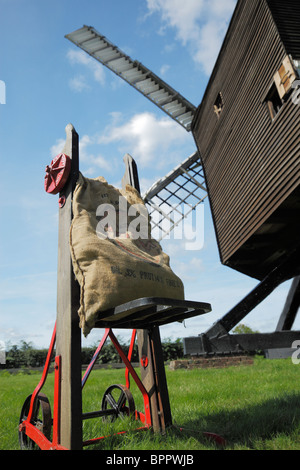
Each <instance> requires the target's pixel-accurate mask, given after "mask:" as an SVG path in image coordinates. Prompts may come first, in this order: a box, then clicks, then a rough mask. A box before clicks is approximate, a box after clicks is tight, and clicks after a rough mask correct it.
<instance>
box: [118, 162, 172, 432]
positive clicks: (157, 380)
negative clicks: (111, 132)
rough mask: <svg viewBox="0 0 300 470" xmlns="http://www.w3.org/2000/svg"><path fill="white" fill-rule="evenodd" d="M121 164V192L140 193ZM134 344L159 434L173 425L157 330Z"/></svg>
mask: <svg viewBox="0 0 300 470" xmlns="http://www.w3.org/2000/svg"><path fill="white" fill-rule="evenodd" d="M124 163H125V166H126V169H125V175H124V177H123V179H122V186H123V188H125V186H126V184H130V185H131V186H133V187H134V188H135V189H137V190H138V191H139V192H140V186H139V177H138V170H137V166H136V163H135V161H134V160H133V158H132V157H131V156H130V155H128V154H126V155H125V157H124ZM137 343H138V351H139V361H140V370H141V380H142V382H143V385H144V387H145V389H146V390H147V392H148V394H149V398H150V406H151V419H152V427H153V430H154V431H155V432H162V431H164V430H165V428H166V427H167V426H169V425H171V424H172V416H171V408H170V402H169V394H168V386H167V380H166V374H165V368H164V360H163V351H162V345H161V339H160V334H159V328H158V327H155V328H151V329H149V330H137ZM144 357H146V358H147V361H146V362H145V361H143V360H142V358H144Z"/></svg>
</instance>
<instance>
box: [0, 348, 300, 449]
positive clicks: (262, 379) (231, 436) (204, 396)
mask: <svg viewBox="0 0 300 470" xmlns="http://www.w3.org/2000/svg"><path fill="white" fill-rule="evenodd" d="M299 372H300V365H299V366H297V365H293V364H292V362H291V360H289V359H285V360H273V361H270V360H265V359H263V358H261V357H257V358H255V362H254V365H253V366H239V367H230V368H227V369H198V370H183V369H180V370H176V371H170V370H169V369H168V367H167V368H166V373H167V381H168V389H169V395H170V402H171V409H172V417H173V424H174V426H173V427H172V428H170V429H169V430H168V431H167V433H166V435H154V434H153V433H152V432H151V431H145V432H136V431H135V428H136V427H137V426H138V425H139V424H137V423H131V422H130V421H129V420H128V422H127V421H126V422H125V423H124V422H122V421H121V420H120V421H119V420H118V421H117V422H116V424H114V425H111V424H106V423H103V422H102V419H101V418H97V419H92V420H88V421H85V422H84V439H89V438H93V437H99V436H106V435H109V434H110V435H111V434H113V433H115V432H117V431H121V430H129V432H128V433H126V434H123V435H122V436H112V437H107V438H106V439H104V440H103V441H101V443H99V444H98V445H97V446H96V448H97V449H106V450H107V449H114V450H121V449H122V450H144V449H149V450H204V449H214V448H215V445H214V444H212V443H210V442H209V441H208V440H207V439H205V437H204V436H203V432H206V431H209V432H215V433H217V434H220V435H221V436H223V437H224V438H225V439H226V441H227V447H226V449H233V450H242V449H258V450H260V449H264V450H273V449H277V450H299V449H300V391H299ZM39 379H40V374H36V373H34V374H30V375H28V374H24V373H23V374H19V375H10V374H8V372H5V371H4V372H1V373H0V449H1V450H15V449H18V448H19V444H18V421H19V415H20V411H21V408H22V405H23V402H24V400H25V398H26V397H27V395H29V394H30V393H32V392H33V390H34V388H35V386H36V385H37V383H38V382H39ZM53 382H54V376H53V374H49V377H48V379H47V382H46V385H45V387H44V388H43V392H44V393H46V395H47V396H48V398H49V400H50V403H51V404H52V399H53ZM131 382H133V381H131ZM117 383H123V384H124V383H125V380H124V370H96V371H94V372H92V374H91V376H90V378H89V379H88V381H87V384H86V386H85V388H84V392H83V411H84V412H86V411H94V410H98V409H100V408H101V401H102V396H103V393H104V391H105V390H106V388H107V387H108V386H109V385H111V384H117ZM132 393H133V396H134V399H135V403H136V408H137V409H138V410H139V411H143V402H142V396H141V394H140V392H139V391H138V390H137V388H136V386H135V384H134V383H133V384H132ZM179 428H183V430H180V429H179ZM90 448H91V447H88V449H90Z"/></svg>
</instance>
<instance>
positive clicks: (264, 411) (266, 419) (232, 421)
mask: <svg viewBox="0 0 300 470" xmlns="http://www.w3.org/2000/svg"><path fill="white" fill-rule="evenodd" d="M182 427H183V429H184V432H186V433H187V435H191V434H192V435H193V436H194V437H196V434H197V433H201V434H202V433H203V432H214V433H216V434H219V435H221V436H222V437H224V438H225V439H226V441H227V444H228V446H231V447H232V446H234V445H236V444H237V445H240V446H246V447H248V448H250V449H251V448H254V447H255V445H256V443H257V442H259V441H260V442H263V441H266V440H269V439H272V438H274V437H276V436H278V435H279V434H284V435H286V436H292V435H294V436H295V435H297V436H298V438H297V441H298V445H299V448H300V394H296V393H293V394H286V395H285V396H284V397H280V398H273V399H269V400H267V401H264V402H262V403H260V404H257V405H254V406H253V405H249V406H245V407H243V408H238V407H237V408H236V409H234V410H229V411H226V410H224V411H221V412H218V413H212V414H208V415H207V414H205V413H203V414H199V415H198V416H197V417H195V418H193V419H191V420H187V421H186V422H185V423H184V424H183V425H182ZM200 440H201V441H203V438H200Z"/></svg>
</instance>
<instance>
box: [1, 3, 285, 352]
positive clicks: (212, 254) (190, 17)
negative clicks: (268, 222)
mask: <svg viewBox="0 0 300 470" xmlns="http://www.w3.org/2000/svg"><path fill="white" fill-rule="evenodd" d="M235 4H236V1H235V0H210V1H208V0H185V2H182V0H111V1H110V2H107V1H103V0H85V1H82V0H51V2H50V1H48V0H43V1H40V0H0V37H1V50H0V80H1V81H3V82H4V83H5V85H6V99H5V104H4V103H2V104H0V159H1V174H0V179H1V184H0V215H1V231H0V237H1V239H0V241H1V243H0V340H1V341H4V342H5V343H10V344H18V343H19V342H20V341H21V340H25V341H28V342H32V343H33V344H34V345H35V346H37V347H48V344H49V341H50V338H51V333H52V329H53V326H54V322H55V316H56V267H57V228H58V226H57V220H58V201H57V200H58V198H57V196H52V195H48V194H46V193H45V191H44V187H43V181H44V174H45V167H46V165H48V164H49V163H50V161H51V160H52V158H53V157H54V156H55V155H56V154H57V153H59V152H60V151H61V149H62V146H63V143H64V140H65V127H66V125H67V124H68V123H69V122H71V123H72V124H73V125H74V126H75V128H76V130H77V132H78V133H79V136H80V170H81V171H82V173H83V174H85V175H86V176H89V177H96V176H100V175H101V176H104V177H105V178H106V179H107V181H108V182H109V183H110V184H113V185H116V186H120V181H121V178H122V175H123V172H124V168H123V156H124V154H125V153H129V154H131V155H132V156H133V157H134V158H135V159H136V161H137V163H138V167H139V174H140V180H141V186H142V190H143V191H144V190H146V189H148V188H149V187H150V186H151V185H152V183H154V182H155V181H156V180H157V179H158V178H161V177H162V176H164V175H165V174H167V173H168V172H169V171H170V170H171V169H172V168H174V167H175V166H177V165H178V164H179V163H180V162H181V161H182V160H184V159H186V158H187V157H188V156H189V155H191V154H192V153H193V152H194V151H195V149H196V147H195V143H194V141H193V137H192V135H191V133H187V132H186V131H185V130H184V129H182V128H181V127H180V126H179V125H178V124H177V123H175V122H173V121H172V120H171V119H170V118H169V117H168V116H166V115H165V114H164V113H163V112H162V111H160V110H159V109H158V108H156V107H155V106H154V105H153V104H152V103H150V102H149V101H148V100H146V99H145V98H144V97H143V96H142V95H140V94H139V93H138V92H137V91H136V90H134V89H133V88H132V87H130V86H129V85H127V84H126V83H125V82H123V81H122V80H121V79H120V78H118V77H116V76H115V75H114V74H113V73H112V72H110V71H109V70H107V69H105V68H104V67H103V66H101V65H100V64H98V63H97V62H96V61H95V60H93V59H92V58H90V57H89V56H87V55H86V54H84V53H83V52H81V51H80V50H79V49H78V48H76V47H75V46H74V45H73V44H71V43H70V42H69V41H68V40H67V39H65V38H64V36H65V34H67V33H70V32H72V31H74V30H75V29H78V28H80V27H82V26H83V24H87V25H90V26H93V27H94V28H95V29H97V30H98V31H99V32H100V33H101V34H103V35H105V36H106V37H107V38H108V39H109V40H110V41H112V42H113V43H114V44H116V45H118V47H119V48H121V49H122V50H123V51H124V52H126V53H127V54H128V55H130V56H131V57H132V58H133V59H137V60H139V61H141V62H142V63H143V64H144V65H146V66H147V67H148V68H150V69H151V70H153V71H154V72H155V73H156V74H157V75H159V76H161V77H162V78H163V79H164V80H165V81H166V82H168V83H169V84H170V85H171V86H172V87H173V88H175V89H176V90H178V91H179V92H180V93H181V94H182V95H183V96H185V97H186V98H187V99H188V100H190V101H191V102H192V103H193V104H195V105H196V106H198V105H199V104H200V102H201V98H202V95H203V93H204V90H205V86H206V84H207V81H208V78H209V75H210V73H211V70H212V67H213V64H214V62H215V60H216V57H217V54H218V51H219V49H220V46H221V43H222V39H223V37H224V35H225V32H226V28H227V25H228V22H229V20H230V18H231V15H232V13H233V10H234V7H235ZM2 102H3V99H2ZM204 240H205V243H204V247H203V248H202V249H201V250H199V251H185V250H184V248H183V245H182V244H181V243H180V241H177V240H172V239H171V240H168V241H166V242H164V243H163V248H164V250H165V251H166V252H167V253H168V254H169V255H170V257H171V265H172V268H173V270H174V271H175V272H176V274H178V275H179V276H180V277H181V278H182V280H183V281H184V284H185V290H186V298H187V299H190V300H199V301H204V302H209V303H211V304H212V307H213V312H212V313H211V314H209V315H206V316H205V317H198V318H196V319H193V320H188V321H187V322H186V324H185V326H183V325H181V324H171V325H168V326H165V327H163V328H162V329H161V335H162V337H163V338H166V337H173V338H178V337H185V336H191V335H197V334H200V333H202V332H204V331H205V330H206V329H207V328H209V326H211V325H212V323H213V322H215V321H216V320H218V319H219V318H220V317H222V316H223V315H224V314H225V313H226V312H227V311H228V309H229V308H231V307H233V306H234V305H235V304H236V303H237V302H238V301H239V300H240V299H242V297H243V296H244V295H245V294H247V293H248V292H249V291H250V290H251V289H252V288H253V287H254V286H255V285H256V281H255V280H253V279H250V278H248V277H246V276H244V275H241V274H239V273H237V272H235V271H233V270H230V269H228V268H225V267H223V266H222V265H221V263H220V260H219V255H218V251H217V243H216V239H215V234H214V230H213V226H212V222H211V215H210V210H209V204H208V202H207V201H206V202H205V217H204ZM287 288H288V285H283V286H282V287H281V288H279V289H278V290H277V291H275V293H274V294H273V295H272V296H271V297H270V298H269V299H268V301H267V302H264V303H263V304H262V305H261V306H260V307H259V308H258V309H256V310H255V311H254V312H252V313H251V314H250V315H248V317H247V318H246V319H245V320H244V322H245V323H246V324H248V325H249V326H251V327H253V328H255V329H259V330H260V331H272V330H274V328H275V326H276V324H277V320H278V318H279V314H280V312H281V309H282V307H283V304H284V301H285V295H286V291H287ZM101 333H102V332H101V331H98V330H95V331H93V332H92V333H91V334H90V335H89V337H88V338H87V339H84V341H83V345H87V344H90V343H94V342H96V341H97V340H98V339H99V338H100V337H101ZM117 334H120V335H121V336H122V337H124V339H127V336H128V334H127V333H126V334H124V333H122V332H119V331H117ZM126 335H127V336H126Z"/></svg>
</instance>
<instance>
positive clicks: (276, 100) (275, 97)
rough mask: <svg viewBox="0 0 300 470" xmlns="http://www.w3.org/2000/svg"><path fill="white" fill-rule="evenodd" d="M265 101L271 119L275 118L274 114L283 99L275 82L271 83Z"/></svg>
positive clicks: (276, 112)
mask: <svg viewBox="0 0 300 470" xmlns="http://www.w3.org/2000/svg"><path fill="white" fill-rule="evenodd" d="M266 103H267V105H268V109H269V113H270V116H271V118H272V119H274V118H275V116H276V115H277V114H278V113H279V111H280V109H281V107H282V105H283V101H282V99H281V98H280V96H279V93H278V90H277V87H276V85H275V83H274V84H273V85H272V87H271V89H270V91H269V93H268V95H267V97H266Z"/></svg>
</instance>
